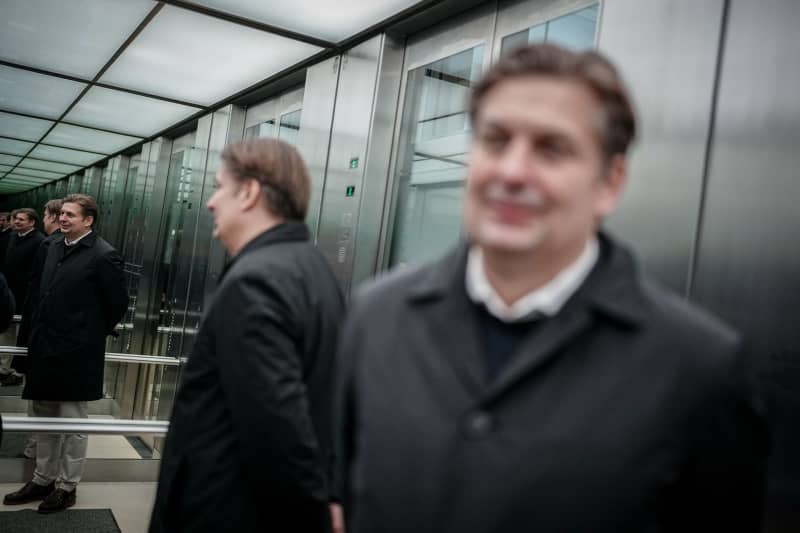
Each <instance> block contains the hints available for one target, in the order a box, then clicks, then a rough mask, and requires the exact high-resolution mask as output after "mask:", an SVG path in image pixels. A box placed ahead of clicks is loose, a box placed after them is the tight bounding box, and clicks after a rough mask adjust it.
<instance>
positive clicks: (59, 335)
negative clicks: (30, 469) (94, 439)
mask: <svg viewBox="0 0 800 533" xmlns="http://www.w3.org/2000/svg"><path fill="white" fill-rule="evenodd" d="M97 214H98V209H97V203H96V202H95V200H94V198H92V197H91V196H87V195H83V194H70V195H68V196H66V197H65V198H63V199H53V200H50V201H49V202H47V204H45V206H44V218H43V229H44V232H45V233H46V234H47V235H44V234H42V233H41V232H40V231H39V230H38V229H37V228H36V225H37V223H38V221H39V217H38V214H37V213H36V211H35V210H33V209H30V208H22V209H17V210H15V211H13V212H12V213H11V215H10V220H11V222H10V224H11V227H10V228H5V229H4V230H3V232H2V234H0V248H2V252H0V259H2V261H0V269H2V273H3V274H4V275H5V277H6V278H7V280H8V285H9V288H10V289H11V293H12V294H13V299H14V301H15V307H16V311H17V313H19V314H21V315H22V319H21V323H20V325H19V328H18V330H17V338H16V344H17V346H26V347H28V350H27V351H28V353H27V355H26V356H23V357H15V358H14V360H13V362H12V361H11V358H10V357H9V356H4V357H3V360H2V369H0V373H2V374H3V377H2V381H1V382H2V385H3V386H12V385H19V384H22V383H23V381H24V388H23V391H22V397H23V398H24V399H27V400H30V401H29V404H28V415H29V416H41V417H66V418H87V416H88V402H89V401H92V400H98V399H100V398H101V396H102V387H103V367H104V358H105V339H106V336H107V335H108V334H110V333H111V332H112V331H113V329H114V327H115V326H116V324H117V322H118V321H119V320H120V319H121V318H122V316H123V314H124V312H125V309H126V308H127V305H128V295H127V290H126V285H125V281H124V275H123V270H122V259H121V258H120V256H119V254H118V253H117V252H116V250H114V248H113V247H112V246H111V245H110V244H108V243H107V242H106V241H105V240H103V239H102V238H101V237H99V236H98V235H97V234H96V233H95V232H94V231H93V226H94V224H95V222H96V220H97ZM8 219H9V217H8V216H7V215H6V217H2V216H1V215H0V220H4V221H5V223H6V224H9V222H8ZM23 376H24V377H23ZM87 442H88V441H87V436H86V435H82V434H65V435H59V434H41V435H38V436H36V437H35V438H32V439H30V440H29V441H28V446H27V447H26V451H25V455H26V456H28V457H35V459H36V468H35V470H34V474H33V479H32V480H31V481H29V482H28V483H26V484H25V485H24V486H23V487H22V488H21V489H20V490H17V491H15V492H13V493H10V494H7V495H6V496H5V498H4V499H3V503H4V504H5V505H16V504H22V503H28V502H31V501H38V500H43V501H42V503H41V504H40V505H39V512H41V513H52V512H57V511H61V510H63V509H66V508H68V507H70V506H72V505H74V504H75V497H76V487H77V484H78V482H79V481H80V478H81V475H82V473H83V466H84V463H85V460H86V448H87Z"/></svg>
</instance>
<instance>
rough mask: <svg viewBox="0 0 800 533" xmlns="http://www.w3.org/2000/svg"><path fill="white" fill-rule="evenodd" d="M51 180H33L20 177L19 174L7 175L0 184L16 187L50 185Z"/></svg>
mask: <svg viewBox="0 0 800 533" xmlns="http://www.w3.org/2000/svg"><path fill="white" fill-rule="evenodd" d="M50 181H51V180H35V179H30V178H27V177H25V176H20V175H19V174H9V175H8V176H6V177H5V178H3V179H2V183H9V184H16V185H34V186H38V185H44V184H45V183H50Z"/></svg>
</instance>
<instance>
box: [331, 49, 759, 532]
mask: <svg viewBox="0 0 800 533" xmlns="http://www.w3.org/2000/svg"><path fill="white" fill-rule="evenodd" d="M470 112H471V119H472V125H473V139H472V146H471V149H470V154H469V165H468V172H467V180H466V190H465V200H464V214H463V217H464V226H465V233H466V236H467V237H466V239H465V242H463V243H461V244H459V245H458V246H457V247H456V248H455V249H454V250H453V251H452V252H450V253H449V254H447V255H446V256H445V257H444V258H443V259H441V260H440V261H438V262H436V263H434V264H430V265H427V266H423V267H421V268H419V269H416V270H413V271H410V272H409V271H401V272H398V273H396V274H394V275H390V276H387V277H386V278H385V279H384V280H382V281H379V282H378V283H377V284H376V285H374V286H373V287H372V288H371V289H368V290H366V291H365V292H364V293H363V294H362V295H361V296H360V298H357V299H356V302H355V303H354V305H353V308H352V312H351V315H350V317H349V319H348V324H347V326H346V328H345V331H344V332H343V334H342V343H341V351H340V353H341V357H342V358H343V359H345V358H347V361H345V365H344V367H343V368H344V370H343V377H342V384H341V385H342V389H341V392H342V396H341V398H342V403H341V413H342V421H341V423H342V427H343V428H344V431H343V438H342V441H341V442H342V449H343V450H344V468H343V469H342V471H341V473H342V478H343V486H344V487H345V489H344V490H343V492H344V494H345V496H346V498H345V509H346V515H345V518H346V519H347V522H348V530H349V531H350V532H352V533H364V532H381V533H392V532H408V531H414V532H415V533H421V532H437V533H447V532H453V533H456V532H457V533H479V532H480V533H484V532H485V533H489V532H491V533H504V532H533V531H535V532H537V533H542V532H555V531H569V532H572V533H574V532H593V533H596V532H615V533H620V532H642V531H660V532H666V531H670V532H679V531H680V532H682V531H752V532H756V531H759V518H760V502H761V488H762V477H763V470H764V457H765V448H766V429H765V425H764V418H763V413H762V410H761V409H762V408H761V404H760V401H759V399H758V397H757V395H756V394H755V393H754V390H753V388H752V383H751V379H750V378H751V377H752V376H751V375H750V374H749V372H748V371H747V370H746V369H747V367H748V364H749V363H748V361H747V360H746V358H745V354H744V353H743V351H742V340H741V338H740V337H739V335H738V334H737V333H736V332H734V331H733V330H731V329H730V328H728V327H727V326H725V325H723V324H722V323H720V322H719V321H717V320H716V319H714V318H712V317H711V316H709V315H707V314H706V313H704V312H702V311H700V310H698V309H696V308H694V307H692V306H691V305H689V304H688V303H686V302H685V301H683V300H682V299H681V298H679V297H677V296H674V295H672V294H670V293H668V292H665V291H664V290H662V289H660V288H658V287H656V286H655V285H653V284H652V283H651V282H649V281H647V280H646V279H644V277H643V276H642V274H641V273H640V272H639V271H638V269H637V267H636V264H635V262H634V260H633V258H632V256H631V254H630V253H629V252H628V251H627V250H626V249H625V248H623V247H622V246H621V245H620V244H618V243H617V242H615V241H614V240H613V239H612V238H611V237H610V236H608V235H607V234H606V233H604V232H603V231H600V230H599V226H600V223H601V221H602V220H603V219H604V218H605V217H606V216H607V215H609V214H610V213H611V212H612V211H613V210H614V208H615V206H616V205H617V201H618V199H619V197H620V194H621V192H622V189H623V186H624V184H625V178H626V152H627V149H628V146H629V144H630V142H631V141H632V139H633V137H634V133H635V119H634V114H633V111H632V108H631V104H630V102H629V98H628V95H627V92H626V90H625V88H624V86H623V84H622V82H621V80H620V78H619V76H618V74H617V72H616V71H615V69H614V67H613V66H612V65H611V64H610V63H609V62H608V61H607V60H606V59H605V58H603V57H602V56H601V55H599V54H598V53H596V52H583V53H575V52H571V51H567V50H564V49H561V48H558V47H554V46H551V45H537V46H533V47H528V48H524V49H520V50H517V51H514V52H512V53H511V54H510V55H507V56H506V57H504V58H501V59H500V60H499V62H498V63H497V64H496V65H495V66H493V67H492V68H491V69H490V70H489V72H488V73H487V75H486V76H485V77H484V78H483V80H482V81H481V82H479V83H478V85H477V86H476V88H475V90H474V93H473V95H472V100H471V110H470Z"/></svg>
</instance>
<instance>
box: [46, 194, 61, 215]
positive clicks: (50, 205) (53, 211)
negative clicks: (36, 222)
mask: <svg viewBox="0 0 800 533" xmlns="http://www.w3.org/2000/svg"><path fill="white" fill-rule="evenodd" d="M63 204H64V201H63V200H61V198H53V199H52V200H49V201H48V202H47V203H46V204H44V216H45V217H48V216H53V215H55V216H58V215H60V214H61V206H62V205H63Z"/></svg>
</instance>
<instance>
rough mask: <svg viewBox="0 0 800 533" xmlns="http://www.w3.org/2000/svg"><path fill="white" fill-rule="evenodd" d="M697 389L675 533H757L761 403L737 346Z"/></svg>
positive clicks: (764, 440) (763, 441)
mask: <svg viewBox="0 0 800 533" xmlns="http://www.w3.org/2000/svg"><path fill="white" fill-rule="evenodd" d="M719 361H720V362H719V364H718V365H717V366H716V368H715V369H714V372H713V374H711V377H710V378H708V379H706V380H704V381H705V382H704V383H702V384H701V387H702V389H703V390H704V392H705V394H706V396H705V401H704V402H703V404H702V406H701V407H700V408H698V409H697V410H696V411H695V412H694V413H693V415H694V416H693V419H692V420H691V435H692V440H691V443H690V445H691V453H690V462H689V464H688V465H687V468H686V474H685V475H684V477H683V479H682V480H681V482H680V483H679V486H678V487H677V493H678V495H679V496H678V497H680V498H683V499H684V506H683V509H685V512H684V513H675V516H673V518H675V519H680V520H681V523H676V524H674V527H673V528H672V529H671V530H674V531H688V530H693V531H754V532H755V531H761V520H762V501H763V494H764V488H765V476H766V458H767V453H768V448H769V436H768V428H767V424H766V413H765V410H766V409H765V402H764V400H763V395H762V391H761V388H760V387H759V384H758V380H757V374H756V371H755V369H754V368H753V364H752V359H751V358H750V357H749V354H747V353H746V351H745V350H744V348H743V347H742V345H741V344H738V346H737V349H736V350H733V351H732V352H729V353H727V354H725V357H722V358H719Z"/></svg>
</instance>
